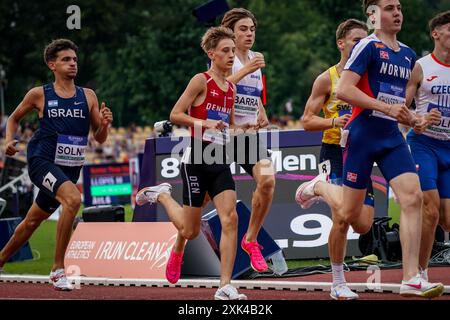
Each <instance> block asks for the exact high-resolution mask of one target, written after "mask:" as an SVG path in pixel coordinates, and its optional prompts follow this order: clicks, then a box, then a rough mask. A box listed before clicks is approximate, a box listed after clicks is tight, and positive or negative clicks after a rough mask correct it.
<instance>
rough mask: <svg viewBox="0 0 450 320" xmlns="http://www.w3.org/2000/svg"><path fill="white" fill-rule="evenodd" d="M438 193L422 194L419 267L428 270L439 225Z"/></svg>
mask: <svg viewBox="0 0 450 320" xmlns="http://www.w3.org/2000/svg"><path fill="white" fill-rule="evenodd" d="M439 206H440V199H439V192H438V191H437V190H428V191H424V192H423V206H422V236H421V241H420V255H419V265H420V267H421V268H422V269H427V268H428V261H429V259H430V256H431V251H432V249H433V243H434V238H435V234H436V227H437V225H438V223H439Z"/></svg>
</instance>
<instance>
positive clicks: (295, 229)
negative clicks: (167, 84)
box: [133, 130, 388, 259]
mask: <svg viewBox="0 0 450 320" xmlns="http://www.w3.org/2000/svg"><path fill="white" fill-rule="evenodd" d="M261 135H265V137H264V138H265V139H266V141H267V144H268V146H269V149H271V151H272V162H273V164H274V167H275V169H276V187H275V193H274V198H273V203H272V206H271V208H270V212H269V214H268V216H267V218H266V220H265V223H264V228H265V230H266V231H267V232H268V233H269V234H270V236H271V237H272V238H273V239H274V240H275V241H276V242H277V244H278V245H279V246H280V247H281V248H282V249H283V252H284V254H285V255H286V258H288V259H303V258H325V257H328V245H327V244H328V235H329V232H330V230H331V226H332V220H331V211H330V208H329V207H328V205H327V204H326V203H324V202H319V203H317V204H315V205H313V206H312V207H311V208H309V209H307V210H303V209H302V208H301V207H300V206H299V205H298V204H297V203H296V202H295V199H294V197H295V191H296V190H297V187H298V186H299V185H300V184H301V183H303V182H305V181H309V180H311V179H313V178H314V177H315V176H316V175H317V174H318V164H319V162H320V161H319V154H320V148H321V147H320V146H321V143H322V142H321V140H322V134H321V133H317V132H306V131H303V130H292V131H275V132H268V133H266V132H263V133H260V137H261ZM189 143H190V137H176V138H175V137H164V138H156V139H148V140H147V141H146V146H145V153H144V158H143V165H142V167H141V175H140V186H139V188H143V187H146V186H152V185H157V184H160V183H163V182H168V183H170V184H171V185H172V187H173V190H172V196H173V197H174V199H175V200H176V201H178V202H179V203H180V204H181V203H182V188H183V187H182V180H181V177H180V159H181V156H182V154H183V151H184V149H185V148H186V146H189ZM230 167H231V171H232V173H233V178H234V180H235V183H236V192H237V198H238V200H241V201H242V202H243V203H244V204H245V205H246V206H247V207H248V208H251V203H252V193H253V191H254V189H255V182H254V180H253V178H252V177H251V176H249V175H248V174H247V173H246V172H245V171H244V170H243V169H242V168H241V167H240V166H238V165H236V163H233V164H231V166H230ZM372 181H373V187H374V192H375V209H376V212H375V215H376V216H378V217H381V216H387V212H388V199H387V183H386V180H385V179H384V178H383V176H382V175H381V173H380V171H379V169H378V167H377V166H374V169H373V171H372ZM213 209H214V208H213V206H212V205H211V204H209V205H208V206H207V207H206V208H205V210H204V213H207V212H209V211H211V210H213ZM133 221H168V217H167V214H166V213H165V210H164V208H163V207H162V206H159V205H153V206H150V205H145V206H142V207H136V208H135V210H134V217H133ZM358 238H359V235H358V234H356V233H354V232H353V230H351V229H350V230H349V233H348V239H349V245H348V250H347V255H348V256H352V255H360V251H359V248H358V241H357V240H358Z"/></svg>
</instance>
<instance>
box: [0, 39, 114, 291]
mask: <svg viewBox="0 0 450 320" xmlns="http://www.w3.org/2000/svg"><path fill="white" fill-rule="evenodd" d="M77 50H78V48H77V46H76V45H75V44H74V43H73V42H72V41H70V40H66V39H58V40H54V41H53V42H52V43H50V44H49V45H48V46H47V47H46V48H45V51H44V59H45V63H46V64H47V66H48V67H49V68H50V70H51V71H52V72H53V74H54V76H55V82H54V83H50V84H47V85H44V86H40V87H35V88H33V89H31V90H30V91H29V92H28V93H27V94H26V95H25V97H24V99H23V101H22V102H21V103H20V104H19V106H18V107H17V108H16V110H14V112H13V113H12V114H11V116H10V117H9V119H8V124H7V129H6V155H8V156H13V155H14V154H15V153H16V152H17V149H16V147H15V145H16V144H17V142H18V141H17V140H14V133H15V132H16V130H17V128H18V126H19V122H20V120H21V119H22V118H23V117H25V116H26V115H27V114H29V113H31V112H32V111H33V110H36V111H37V112H38V115H39V121H40V128H39V130H38V131H36V132H35V134H34V135H33V137H32V139H31V140H30V142H29V143H28V149H27V159H28V173H29V175H30V179H31V181H32V182H33V183H34V184H35V185H36V186H37V187H38V188H39V193H38V195H37V197H36V200H35V201H34V203H33V205H32V206H31V208H30V210H29V211H28V213H27V215H26V217H25V219H24V220H23V221H22V222H21V223H20V224H19V225H18V226H17V228H16V230H15V231H14V234H13V236H12V237H11V239H10V240H9V242H8V243H7V244H6V246H5V247H4V248H3V249H2V251H1V252H0V268H2V267H3V266H4V264H5V263H6V262H7V261H8V260H9V258H10V257H11V256H12V255H13V254H14V253H15V252H16V251H17V250H19V249H20V248H21V247H22V246H23V245H24V244H25V243H26V241H28V239H29V238H30V237H31V235H32V234H33V232H34V231H35V230H36V229H37V228H38V227H39V225H40V224H41V222H42V221H44V220H46V219H47V218H48V217H49V216H50V215H51V214H52V213H53V212H54V211H55V210H56V209H57V208H58V207H59V205H60V204H61V205H62V212H61V215H60V217H59V220H58V226H57V231H56V248H55V260H54V264H53V267H52V270H51V273H50V280H51V281H52V283H53V287H54V288H55V289H56V290H63V291H70V290H72V289H73V287H72V285H71V283H70V281H68V280H67V278H66V275H65V272H64V255H65V252H66V248H67V245H68V243H69V240H70V236H71V231H72V225H73V221H74V219H75V216H76V214H77V212H78V209H79V208H80V205H81V194H80V191H78V189H77V187H76V185H75V184H76V183H77V181H78V178H79V175H80V171H81V168H82V166H83V164H84V160H85V151H86V147H87V141H88V134H89V129H90V127H92V130H93V134H94V138H95V140H97V141H98V142H99V143H103V142H105V140H106V138H107V136H108V127H109V125H110V124H111V122H112V120H113V118H112V113H111V111H110V109H109V108H107V107H106V106H105V103H102V106H101V108H100V110H99V107H98V100H97V96H96V95H95V92H94V91H93V90H91V89H87V88H81V87H78V86H76V85H75V82H74V80H75V77H76V75H77V71H78V68H77V64H78V59H77Z"/></svg>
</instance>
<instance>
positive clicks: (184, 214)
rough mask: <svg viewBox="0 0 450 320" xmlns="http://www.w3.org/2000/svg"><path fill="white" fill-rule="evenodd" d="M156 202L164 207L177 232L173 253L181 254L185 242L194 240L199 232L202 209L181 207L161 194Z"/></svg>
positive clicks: (170, 198)
mask: <svg viewBox="0 0 450 320" xmlns="http://www.w3.org/2000/svg"><path fill="white" fill-rule="evenodd" d="M158 202H159V203H161V204H162V205H163V206H164V208H165V209H166V212H167V215H168V216H169V218H170V220H171V221H172V223H173V224H174V225H175V228H177V230H178V234H177V240H176V241H175V244H174V246H173V251H175V252H177V253H180V252H183V251H184V248H185V246H186V241H187V240H192V239H195V238H196V237H197V236H198V234H199V232H200V222H201V212H202V209H201V208H194V207H188V206H184V207H181V206H180V205H179V204H178V202H176V201H175V200H174V199H173V198H172V196H170V195H169V194H167V193H161V194H160V195H159V197H158Z"/></svg>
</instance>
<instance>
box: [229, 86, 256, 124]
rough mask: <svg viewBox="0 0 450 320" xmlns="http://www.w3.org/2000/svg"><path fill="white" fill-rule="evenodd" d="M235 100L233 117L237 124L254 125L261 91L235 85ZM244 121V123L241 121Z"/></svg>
mask: <svg viewBox="0 0 450 320" xmlns="http://www.w3.org/2000/svg"><path fill="white" fill-rule="evenodd" d="M236 88H237V92H236V100H235V101H234V116H235V117H237V118H238V119H239V118H241V119H239V120H238V121H239V123H243V122H247V123H250V124H256V122H257V117H258V110H259V98H260V96H261V90H259V89H258V88H255V87H250V86H245V85H239V84H238V85H237V86H236ZM243 119H245V121H243Z"/></svg>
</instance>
